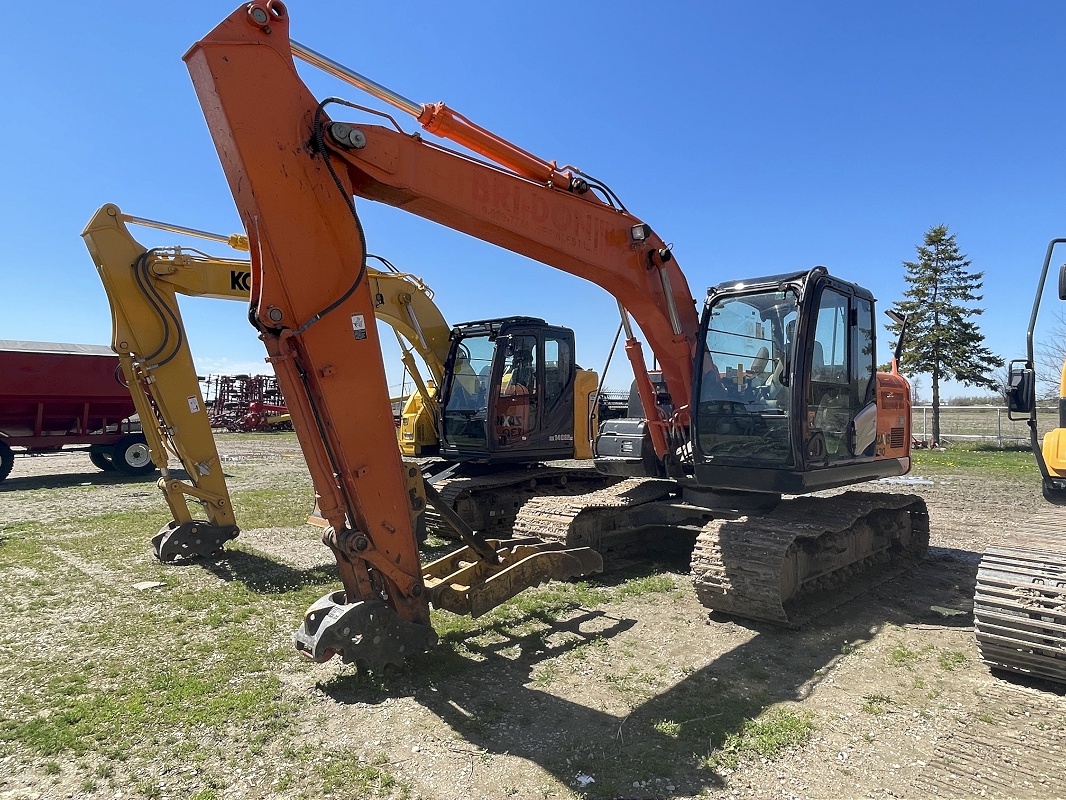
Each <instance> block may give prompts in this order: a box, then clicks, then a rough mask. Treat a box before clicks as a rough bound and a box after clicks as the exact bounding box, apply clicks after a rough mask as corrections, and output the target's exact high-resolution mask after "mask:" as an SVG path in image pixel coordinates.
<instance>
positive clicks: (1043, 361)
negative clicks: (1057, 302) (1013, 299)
mask: <svg viewBox="0 0 1066 800" xmlns="http://www.w3.org/2000/svg"><path fill="white" fill-rule="evenodd" d="M1064 362H1066V312H1064V311H1063V310H1062V309H1061V308H1060V309H1059V310H1058V312H1057V313H1056V315H1055V322H1054V324H1053V325H1052V326H1051V329H1050V330H1049V331H1048V332H1047V334H1046V335H1045V336H1044V338H1043V339H1042V340H1041V341H1039V342H1038V343H1037V345H1036V364H1035V366H1036V375H1037V381H1038V383H1037V385H1038V386H1039V387H1040V396H1041V398H1042V399H1048V398H1056V397H1058V396H1059V377H1060V375H1061V374H1062V365H1063V363H1064Z"/></svg>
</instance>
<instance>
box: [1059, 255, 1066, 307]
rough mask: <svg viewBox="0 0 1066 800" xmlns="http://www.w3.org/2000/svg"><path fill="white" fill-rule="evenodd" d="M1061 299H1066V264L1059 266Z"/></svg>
mask: <svg viewBox="0 0 1066 800" xmlns="http://www.w3.org/2000/svg"><path fill="white" fill-rule="evenodd" d="M1059 300H1066V264H1063V265H1062V266H1061V267H1059Z"/></svg>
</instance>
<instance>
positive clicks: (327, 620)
mask: <svg viewBox="0 0 1066 800" xmlns="http://www.w3.org/2000/svg"><path fill="white" fill-rule="evenodd" d="M294 56H295V57H298V58H300V59H303V60H304V61H307V62H309V63H311V64H312V65H315V66H317V67H319V68H322V69H324V70H326V71H327V72H330V73H331V74H333V75H335V76H336V77H338V78H340V79H342V80H344V81H347V82H349V83H351V84H353V85H355V86H357V87H359V88H360V89H362V90H364V91H367V92H369V93H370V94H372V95H374V96H375V97H377V98H379V99H380V100H383V101H385V102H387V103H389V104H391V105H392V106H395V107H396V108H399V109H401V110H402V111H405V112H407V113H410V114H411V115H413V116H414V117H415V118H416V119H417V120H418V122H419V123H420V124H421V126H422V128H423V130H424V131H425V132H426V133H429V134H434V135H435V136H436V137H438V138H439V139H443V140H448V141H450V142H451V143H452V144H454V145H459V146H461V147H462V148H464V150H462V151H460V150H455V149H451V148H450V147H448V146H446V144H445V143H443V142H441V141H436V140H431V139H430V138H428V137H426V136H424V135H423V133H422V132H414V133H406V132H405V131H404V130H403V129H402V128H401V126H400V125H399V123H398V122H397V121H396V120H395V119H394V118H393V117H392V116H390V115H387V114H383V113H381V112H379V111H375V110H373V109H370V108H367V107H364V106H360V105H357V104H355V103H352V102H349V101H345V100H339V99H336V98H327V99H326V100H323V101H319V100H317V99H316V98H315V97H314V96H313V95H312V94H311V93H310V91H309V90H308V89H307V87H306V86H305V85H304V83H303V82H302V80H301V79H300V76H299V74H298V73H297V71H296V68H295V63H294ZM185 60H186V62H187V65H188V68H189V71H190V74H191V77H192V80H193V84H194V86H195V88H196V93H197V96H198V98H199V100H200V104H201V106H202V108H203V111H204V114H205V116H206V118H207V123H208V128H209V129H210V131H211V135H212V137H213V139H214V142H215V146H216V149H217V150H218V153H219V158H220V160H221V162H222V166H223V169H224V170H225V173H226V176H227V179H228V182H229V186H230V189H231V191H232V193H233V197H234V200H235V201H236V205H237V208H238V210H239V212H240V215H241V218H242V220H243V221H244V223H245V227H246V229H247V231H248V236H249V240H250V242H251V255H252V297H251V311H250V318H251V320H252V321H253V324H255V325H256V327H257V328H258V329H259V331H260V334H261V338H262V339H263V341H264V342H265V344H266V347H267V350H268V352H269V355H270V359H269V360H270V361H271V362H272V363H273V364H274V367H275V370H276V372H277V375H278V379H279V381H280V382H281V384H282V388H283V392H284V394H285V397H286V399H287V400H288V401H289V409H290V413H291V414H292V419H293V423H294V425H295V428H296V432H297V435H298V437H299V440H300V443H301V446H302V447H303V449H304V453H305V456H306V457H307V462H308V465H309V467H310V469H311V474H312V478H313V481H314V485H315V491H316V493H317V494H318V496H319V506H320V508H321V511H322V514H323V516H324V517H325V518H326V519H327V520H328V522H329V524H330V527H329V528H327V529H326V532H325V534H324V537H323V539H324V541H325V543H326V544H327V545H328V546H329V547H331V548H332V550H333V552H334V554H335V556H336V558H337V563H338V566H339V571H340V577H341V580H342V582H343V585H344V588H343V590H342V591H339V592H335V593H333V594H331V595H328V596H326V597H324V598H322V599H321V600H319V601H318V602H317V603H315V604H314V605H313V606H312V607H311V609H309V611H308V612H307V614H306V616H305V618H304V622H303V625H302V626H301V629H300V631H299V632H298V633H297V647H298V648H299V649H300V650H301V651H302V652H304V653H305V654H306V655H308V656H309V657H311V658H314V659H316V660H325V659H327V658H329V657H331V656H332V655H334V654H341V655H342V656H343V658H344V660H345V661H366V663H367V664H368V665H369V666H370V667H371V668H380V667H382V666H384V665H385V664H388V663H393V664H396V663H400V662H402V660H403V658H404V657H405V656H406V655H407V654H409V653H411V652H414V651H416V650H420V649H422V648H425V647H428V646H429V645H430V644H432V643H433V641H435V634H434V633H433V631H432V629H431V627H430V622H429V606H430V604H431V603H432V604H433V605H434V606H435V607H438V608H444V609H447V610H452V611H458V612H460V613H464V612H465V613H472V614H474V615H477V614H479V613H482V612H483V611H485V610H487V609H488V608H491V607H492V606H493V605H495V604H496V603H498V602H501V601H502V600H504V599H506V598H508V597H510V596H513V595H514V594H515V593H517V592H518V591H521V590H522V589H523V588H525V587H527V586H532V585H535V584H536V583H539V582H541V581H543V580H545V579H549V578H559V577H564V576H567V575H585V574H589V573H591V572H595V571H598V570H599V569H601V568H602V565H603V561H604V560H606V561H607V562H608V564H609V563H610V562H611V561H612V560H613V559H615V558H616V557H631V556H632V555H634V554H646V553H648V552H649V551H652V550H657V549H658V550H662V549H677V548H684V549H687V550H688V551H689V552H691V560H692V575H693V580H694V582H695V585H696V590H697V593H698V595H699V597H700V599H701V601H702V602H703V603H704V604H705V605H707V606H709V607H711V608H714V609H716V610H719V611H724V612H728V613H733V614H738V615H741V616H747V617H753V618H757V619H763V620H769V621H772V622H777V623H780V624H784V625H799V624H802V623H803V622H804V621H805V620H806V619H809V618H810V617H811V616H812V615H814V614H817V613H820V611H822V610H824V609H826V608H828V607H831V606H832V605H835V604H837V603H839V602H841V600H842V599H844V598H846V597H848V596H849V595H851V594H853V593H855V592H858V591H860V590H861V589H862V588H863V587H864V586H866V585H869V581H870V580H871V579H872V578H873V577H874V576H875V575H884V574H888V573H889V572H891V571H894V570H897V569H899V568H900V567H901V566H903V565H905V564H908V563H910V562H911V561H912V560H913V559H916V558H920V557H921V556H922V555H923V554H924V551H925V549H926V546H927V543H928V535H929V530H928V515H927V512H926V509H925V505H924V502H923V501H922V500H921V498H918V497H915V496H910V495H895V494H889V493H882V492H877V493H860V492H848V493H844V494H842V495H837V496H833V497H810V496H803V497H797V498H792V499H782V495H807V494H809V493H811V492H814V491H816V490H822V489H830V488H834V487H841V486H847V485H851V484H855V483H859V482H862V481H868V480H871V479H876V478H880V477H886V476H895V475H900V474H903V473H905V472H907V471H908V470H909V468H910V455H909V445H910V436H909V430H910V403H909V397H910V393H909V388H908V386H907V382H906V380H904V379H903V378H902V377H901V376H900V375H899V374H898V372H897V370H896V368H895V366H893V369H892V371H891V372H889V373H878V372H877V371H876V366H875V365H876V364H877V358H876V335H875V329H876V326H875V322H874V300H873V297H872V296H871V294H870V293H869V291H867V290H865V289H863V288H862V287H860V286H857V285H855V284H852V283H849V282H846V281H842V280H840V279H838V278H835V277H833V276H831V275H830V274H829V272H828V271H827V270H826V269H825V268H824V267H814V268H810V269H803V270H793V271H789V272H781V273H780V274H774V275H769V276H766V277H762V278H757V279H754V280H743V281H729V282H726V283H720V284H719V285H717V286H716V287H714V288H712V289H710V290H709V292H708V294H707V297H706V299H705V300H704V303H703V308H702V314H698V313H697V310H696V304H695V302H694V300H693V296H692V294H691V292H690V289H689V285H688V281H687V280H686V278H685V275H684V274H683V273H682V271H681V269H680V267H679V266H678V264H677V261H676V259H674V258H673V256H672V253H671V251H670V249H669V247H668V246H667V245H666V244H665V243H664V241H663V240H662V238H661V237H660V236H659V235H658V234H656V233H655V231H654V230H653V229H652V227H651V226H650V225H649V224H647V223H645V222H644V221H642V220H641V219H639V218H638V217H636V216H635V215H634V214H632V213H631V212H630V211H629V210H628V209H627V208H626V207H625V206H624V205H623V204H622V202H621V201H620V200H619V199H618V197H617V196H616V195H615V194H614V193H613V192H612V191H611V190H610V189H609V188H608V187H607V186H606V184H604V183H602V182H600V181H597V180H595V179H593V178H591V177H590V176H588V175H586V174H585V173H583V172H581V171H579V170H578V169H576V168H574V167H569V166H568V167H560V166H558V165H557V164H556V163H555V162H547V161H544V160H542V159H540V158H537V157H536V156H534V155H532V154H530V153H528V152H527V151H525V150H522V149H521V148H519V147H517V146H515V145H513V144H511V143H509V142H507V141H505V140H503V139H501V138H500V137H498V136H496V135H495V134H493V133H491V132H489V131H487V130H485V129H484V128H481V127H479V126H477V125H475V124H474V123H473V122H471V121H469V120H468V119H466V118H465V117H463V116H461V115H460V114H458V113H457V112H455V111H453V110H451V109H449V108H448V107H446V106H445V105H444V104H443V103H437V104H429V105H422V104H418V103H415V102H413V101H411V100H408V99H407V98H404V97H402V96H400V95H398V94H396V93H395V92H392V91H390V90H388V89H386V88H384V87H382V86H380V85H379V84H376V83H375V82H373V81H371V80H370V79H368V78H365V77H363V76H361V75H359V74H358V73H355V72H353V71H352V70H350V69H348V68H346V67H343V66H342V65H340V64H338V63H336V62H334V61H332V60H330V59H329V58H327V57H325V56H323V55H320V54H318V53H316V52H314V51H313V50H311V49H309V48H307V47H305V46H303V45H300V44H299V43H297V42H295V41H293V40H291V39H290V37H289V15H288V12H287V10H286V8H285V6H284V4H283V3H281V2H279V0H255V1H254V2H250V3H246V4H245V5H242V6H241V7H240V8H239V9H237V10H236V11H235V12H234V13H233V14H231V15H230V16H229V17H228V18H227V19H226V20H224V21H223V22H222V23H221V24H220V25H219V26H218V27H217V28H215V29H214V30H213V31H212V32H211V33H210V34H208V35H207V36H206V37H205V38H204V39H203V40H201V41H200V42H198V43H197V44H196V45H194V46H193V47H192V49H191V50H190V51H189V52H188V53H187V54H186V56H185ZM330 107H339V108H341V109H342V110H343V111H344V112H345V113H346V114H352V116H356V114H358V116H359V118H360V119H361V121H358V122H345V121H337V120H334V119H332V118H331V117H330V116H329V115H328V114H327V108H330ZM353 112H355V113H353ZM354 197H358V198H364V199H367V200H373V201H377V202H382V203H386V204H389V205H392V206H394V207H397V208H401V209H403V210H405V211H409V212H411V213H414V214H417V215H419V216H422V217H424V218H426V219H430V220H433V221H435V222H438V223H440V224H442V225H445V226H448V227H450V228H453V229H455V230H459V231H463V232H465V233H468V234H470V235H471V236H474V237H476V238H478V239H482V240H484V241H486V242H490V243H493V244H496V245H499V246H501V247H504V248H506V249H509V250H512V251H514V252H516V253H520V254H523V255H526V256H528V257H530V258H532V259H534V260H536V261H539V262H541V263H544V264H546V265H548V266H551V267H554V268H556V269H560V270H563V271H566V272H568V273H570V274H573V275H577V276H579V277H582V278H584V279H586V280H590V281H592V282H594V283H596V284H598V285H599V286H601V287H602V288H604V289H605V290H606V291H607V292H609V293H610V294H611V295H613V296H614V297H615V299H616V300H617V301H618V306H619V312H620V316H621V318H622V322H623V325H624V326H625V329H626V339H627V341H626V348H625V349H626V352H627V354H628V356H629V359H630V361H631V363H632V366H633V372H634V376H635V381H636V388H637V393H638V394H639V397H640V401H641V406H642V409H643V414H642V418H634V419H625V420H611V421H609V422H605V423H604V424H603V425H602V426H601V428H600V431H599V436H598V438H597V442H596V459H595V463H596V466H597V467H598V468H599V469H601V470H602V471H604V472H606V473H608V474H613V475H622V476H625V480H622V481H621V482H619V483H617V484H615V485H613V486H611V487H608V488H606V489H602V490H599V491H597V492H593V493H591V494H585V495H577V496H571V497H565V498H558V497H553V498H536V499H533V500H530V501H529V502H527V503H525V505H524V506H523V507H522V509H521V511H520V513H519V515H518V519H517V520H516V523H515V528H514V535H515V536H516V538H514V539H511V540H507V541H499V540H486V539H483V538H479V537H477V536H473V535H471V534H469V532H468V533H465V534H463V536H462V538H463V540H464V542H465V543H466V544H467V546H466V547H465V548H463V549H462V550H460V551H458V552H456V553H453V554H451V555H449V556H447V557H445V558H443V559H441V560H439V561H438V562H434V563H433V564H429V565H426V566H424V567H423V566H422V565H420V564H419V560H418V551H417V547H416V542H415V535H414V529H413V527H412V521H411V520H412V515H413V514H415V513H417V511H419V510H420V506H421V503H422V502H423V500H422V498H421V497H420V496H419V493H418V490H417V486H416V481H415V480H414V478H415V475H414V474H412V473H410V472H405V468H404V466H403V465H402V464H401V462H400V458H399V455H398V454H397V452H396V448H395V447H393V446H390V445H391V437H392V435H393V428H392V423H391V417H390V414H389V402H388V393H387V386H386V382H385V375H384V369H383V366H382V361H381V355H380V350H379V348H378V346H377V329H376V326H375V324H374V316H373V305H372V298H371V296H370V290H369V288H368V286H367V281H366V280H365V274H366V264H365V253H366V243H365V236H364V231H363V228H362V225H361V223H360V220H359V215H358V213H357V211H356V206H355V201H354V199H353V198H354ZM631 320H635V321H636V322H637V324H639V326H640V329H641V331H642V332H643V333H644V335H645V336H646V337H647V340H648V343H649V345H650V347H651V349H652V351H653V353H654V354H655V356H656V359H657V361H658V363H659V365H660V367H661V371H662V373H661V376H662V384H661V385H656V384H655V383H653V381H652V379H651V377H650V376H649V373H648V370H647V366H646V364H645V361H644V357H643V354H642V350H641V346H640V343H639V342H638V341H637V339H636V338H635V336H634V335H633V329H632V322H631ZM901 343H902V336H901V337H900V344H901ZM900 344H898V345H897V358H898V354H899V347H900ZM457 391H458V390H457V389H456V386H455V385H454V382H452V383H449V382H447V381H446V382H445V384H444V386H443V387H442V406H443V407H444V408H445V409H447V407H448V405H449V402H450V401H451V399H452V398H453V397H454V396H455V393H456V392H457ZM528 402H529V401H528V400H519V399H516V398H515V397H514V396H511V397H504V396H503V393H501V397H500V401H499V403H500V404H499V406H498V407H497V408H495V409H493V411H492V413H491V414H490V415H489V421H493V422H495V425H496V426H497V427H501V426H502V427H503V428H506V427H507V424H506V423H507V417H508V416H509V414H510V412H509V410H508V409H513V408H526V407H528V406H527V404H528ZM505 406H506V407H505ZM522 413H524V412H522ZM486 424H488V423H486ZM430 492H431V489H428V490H427V498H426V499H428V500H430V501H431V502H433V500H434V498H433V497H432V496H428V495H429V493H430Z"/></svg>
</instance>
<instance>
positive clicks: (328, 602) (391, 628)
mask: <svg viewBox="0 0 1066 800" xmlns="http://www.w3.org/2000/svg"><path fill="white" fill-rule="evenodd" d="M344 599H345V596H344V592H343V591H339V592H333V593H331V594H327V595H326V596H325V597H322V598H319V599H318V600H317V601H316V602H315V603H314V604H313V605H312V606H311V607H310V608H309V609H307V613H306V614H305V615H304V620H303V622H302V623H301V625H300V629H299V630H298V631H297V632H296V649H297V650H299V651H300V653H302V654H303V655H305V656H307V657H308V658H310V659H311V660H312V661H316V662H318V663H320V664H321V663H322V662H324V661H328V660H329V659H330V658H332V657H333V656H335V655H340V656H341V659H342V660H343V661H344V663H345V664H352V663H358V664H365V665H366V667H367V668H369V669H370V670H372V671H374V672H381V671H382V670H383V669H384V668H385V667H386V666H387V665H389V664H391V665H393V666H395V667H402V666H403V661H404V659H405V658H406V657H407V656H409V655H411V654H412V653H421V652H423V651H424V650H428V649H429V648H430V647H432V646H433V645H435V644H436V643H437V634H436V632H435V631H434V630H433V629H432V628H431V627H429V626H428V625H419V624H417V623H415V622H408V621H407V620H405V619H403V618H402V617H401V616H400V615H399V614H397V613H396V612H395V611H393V610H392V609H391V608H390V607H389V606H387V605H385V603H383V602H382V601H380V600H357V601H356V602H354V603H345V602H344Z"/></svg>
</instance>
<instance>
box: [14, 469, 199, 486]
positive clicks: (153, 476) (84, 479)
mask: <svg viewBox="0 0 1066 800" xmlns="http://www.w3.org/2000/svg"><path fill="white" fill-rule="evenodd" d="M170 474H171V476H173V477H175V478H178V479H180V480H183V481H187V480H189V475H188V473H187V472H185V470H183V469H173V470H171V471H170ZM158 480H159V472H149V473H148V474H147V475H123V474H122V473H121V472H117V471H109V472H104V471H102V470H98V469H95V468H93V469H90V470H87V471H85V472H62V473H59V474H56V475H27V476H26V477H24V478H8V479H7V480H5V481H4V482H3V483H0V492H15V491H25V490H27V489H66V488H69V487H71V486H84V485H86V484H91V485H93V486H118V485H121V484H132V485H142V486H143V485H147V486H151V487H153V488H154V487H155V483H156V481H158Z"/></svg>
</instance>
